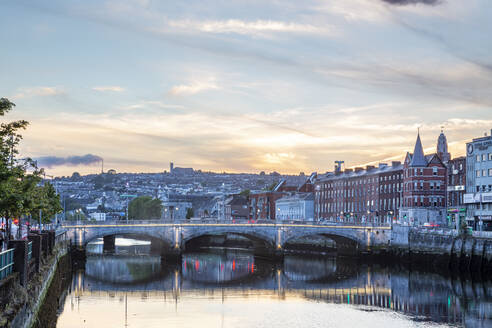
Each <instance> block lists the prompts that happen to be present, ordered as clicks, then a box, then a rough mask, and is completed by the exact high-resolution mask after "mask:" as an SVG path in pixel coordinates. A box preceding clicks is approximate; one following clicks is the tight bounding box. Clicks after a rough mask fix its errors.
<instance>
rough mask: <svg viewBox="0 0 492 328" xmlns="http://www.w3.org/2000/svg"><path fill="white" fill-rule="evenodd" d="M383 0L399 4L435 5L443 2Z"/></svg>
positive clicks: (433, 0) (436, 0) (435, 0)
mask: <svg viewBox="0 0 492 328" xmlns="http://www.w3.org/2000/svg"><path fill="white" fill-rule="evenodd" d="M381 1H383V2H386V3H389V4H392V5H397V6H406V5H416V4H423V5H432V6H435V5H438V4H441V3H442V1H441V0H381Z"/></svg>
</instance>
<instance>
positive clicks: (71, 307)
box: [57, 240, 492, 328]
mask: <svg viewBox="0 0 492 328" xmlns="http://www.w3.org/2000/svg"><path fill="white" fill-rule="evenodd" d="M126 243H127V244H126V245H125V244H124V242H120V243H119V242H118V240H117V246H116V252H115V254H111V255H106V254H105V255H103V254H98V253H102V249H101V246H99V245H97V244H95V245H92V246H91V248H90V250H91V251H92V252H95V253H94V254H91V255H90V256H88V258H87V262H86V266H85V269H84V270H79V271H77V272H75V273H74V274H73V280H72V284H71V286H70V288H69V290H68V292H67V296H66V298H65V302H64V306H63V309H62V311H61V314H60V316H59V319H58V324H57V327H63V328H66V327H269V328H272V327H284V328H290V327H436V326H473V327H475V326H478V327H491V326H492V297H491V295H492V284H491V283H490V282H476V281H475V282H471V281H466V280H463V279H458V278H445V277H443V276H440V275H438V274H433V273H422V272H410V271H407V270H403V269H399V268H396V267H391V268H390V267H381V266H376V265H374V266H372V265H361V264H356V263H354V262H346V261H343V262H342V261H337V260H336V259H333V258H306V257H298V256H288V257H286V258H285V260H284V263H283V264H281V265H274V264H271V263H268V262H265V261H259V260H257V259H255V257H254V256H253V255H252V254H250V253H247V252H239V251H218V250H216V251H213V252H212V251H210V252H206V253H190V254H186V255H184V256H183V260H182V263H181V265H165V264H162V263H161V260H160V257H159V256H152V255H145V254H144V253H147V252H148V250H149V246H148V245H146V244H144V245H134V246H128V245H129V244H128V241H126ZM118 245H119V246H118Z"/></svg>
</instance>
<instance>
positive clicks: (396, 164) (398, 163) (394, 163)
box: [391, 161, 401, 167]
mask: <svg viewBox="0 0 492 328" xmlns="http://www.w3.org/2000/svg"><path fill="white" fill-rule="evenodd" d="M399 165H401V162H400V161H393V162H391V166H393V167H395V166H399Z"/></svg>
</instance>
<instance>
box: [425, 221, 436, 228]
mask: <svg viewBox="0 0 492 328" xmlns="http://www.w3.org/2000/svg"><path fill="white" fill-rule="evenodd" d="M439 226H440V225H439V224H437V223H434V222H426V223H424V227H429V228H437V227H439Z"/></svg>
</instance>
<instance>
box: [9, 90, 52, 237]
mask: <svg viewBox="0 0 492 328" xmlns="http://www.w3.org/2000/svg"><path fill="white" fill-rule="evenodd" d="M14 107H15V104H14V103H12V102H10V101H9V100H8V99H6V98H0V116H4V115H5V114H6V113H8V112H10V111H11V110H12V109H13V108H14ZM28 124H29V123H28V122H27V121H24V120H19V121H13V122H8V123H1V125H0V217H3V218H5V219H6V222H7V237H9V234H10V226H9V224H8V222H9V220H10V219H14V218H19V219H20V218H21V217H22V216H25V215H30V214H33V215H37V213H39V210H41V211H43V212H44V213H45V215H46V220H45V222H47V221H49V219H50V217H51V216H53V215H54V214H55V213H58V212H60V211H61V205H60V199H59V196H58V195H57V194H56V192H55V189H54V188H53V186H52V185H51V184H49V183H45V184H42V178H41V177H42V175H43V174H44V172H43V170H42V169H38V167H37V165H36V162H35V161H33V160H32V159H30V158H25V159H18V158H17V155H18V154H19V150H18V145H19V143H20V141H21V140H22V135H21V134H20V133H19V132H20V131H21V130H24V129H26V127H27V125H28Z"/></svg>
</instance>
